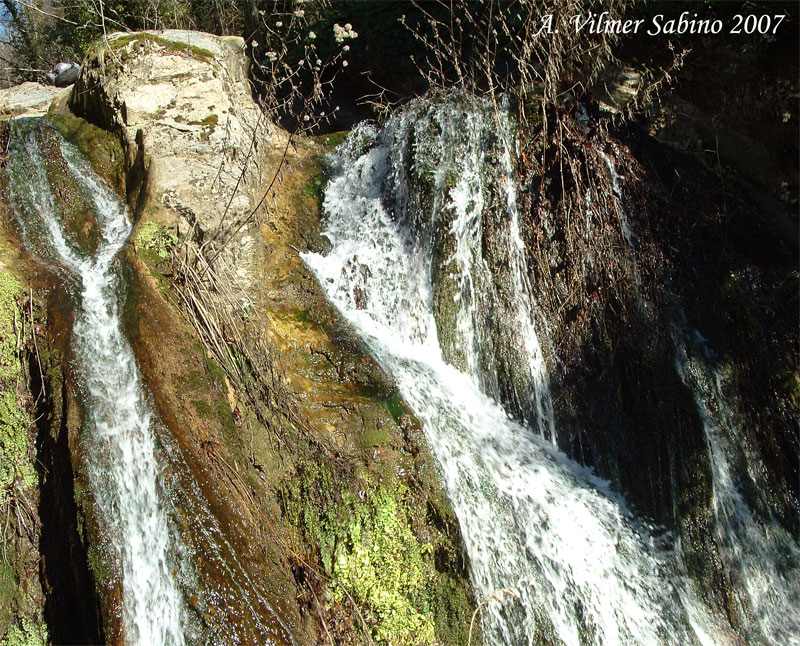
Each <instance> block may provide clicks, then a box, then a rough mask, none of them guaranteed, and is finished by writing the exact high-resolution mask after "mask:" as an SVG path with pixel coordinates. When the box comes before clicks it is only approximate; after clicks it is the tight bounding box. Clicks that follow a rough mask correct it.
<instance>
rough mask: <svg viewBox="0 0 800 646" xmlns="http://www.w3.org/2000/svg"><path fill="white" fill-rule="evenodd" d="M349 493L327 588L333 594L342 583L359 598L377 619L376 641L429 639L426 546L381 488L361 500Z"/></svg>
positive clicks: (429, 558) (338, 592)
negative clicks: (342, 533) (342, 536)
mask: <svg viewBox="0 0 800 646" xmlns="http://www.w3.org/2000/svg"><path fill="white" fill-rule="evenodd" d="M347 497H348V496H346V497H345V498H347ZM349 497H350V500H349V501H348V500H345V504H347V505H348V506H350V507H351V508H352V510H353V511H354V514H353V515H352V516H351V518H350V520H349V522H348V523H347V524H346V525H345V526H344V528H343V529H344V530H345V533H346V537H347V538H346V539H345V540H344V541H341V542H340V543H339V544H338V545H337V549H336V553H335V555H334V562H333V574H334V576H335V577H336V580H337V581H338V582H339V583H338V586H334V587H333V589H332V594H333V596H334V598H336V597H337V595H342V594H343V591H342V590H341V587H340V586H345V587H346V588H347V589H348V590H350V592H351V594H353V596H354V597H355V598H357V599H359V600H361V601H362V602H363V603H365V604H366V606H367V607H368V608H369V609H370V610H371V613H372V614H373V615H374V616H375V617H376V618H377V621H378V623H377V624H376V625H375V627H374V629H373V632H374V636H375V639H376V640H378V641H381V642H385V643H392V644H408V645H409V646H411V645H412V644H429V643H430V644H432V643H434V641H435V635H434V624H433V620H432V619H431V617H430V616H429V613H428V612H427V611H428V610H429V609H430V603H429V600H428V598H427V595H426V594H425V588H426V583H427V581H428V580H429V578H430V576H431V574H432V570H433V563H432V554H433V548H432V546H431V545H429V544H421V543H420V542H419V541H418V540H417V537H416V536H415V535H414V533H413V532H412V531H411V528H410V526H409V524H408V522H407V519H406V517H405V514H404V513H403V512H402V511H401V510H400V509H399V508H398V502H397V498H396V497H395V495H394V494H393V493H392V492H390V491H389V490H388V489H387V488H383V487H380V488H378V489H377V490H376V491H375V492H374V493H373V495H372V497H371V498H370V499H369V500H368V501H367V502H366V503H362V502H361V501H360V500H358V499H354V498H353V497H352V496H351V495H350V496H349ZM347 539H349V540H347ZM340 600H341V599H340Z"/></svg>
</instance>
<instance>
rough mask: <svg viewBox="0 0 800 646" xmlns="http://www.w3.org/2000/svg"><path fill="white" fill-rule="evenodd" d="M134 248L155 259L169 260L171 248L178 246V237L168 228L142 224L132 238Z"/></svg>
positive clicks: (153, 224) (153, 223)
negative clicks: (149, 253) (152, 255)
mask: <svg viewBox="0 0 800 646" xmlns="http://www.w3.org/2000/svg"><path fill="white" fill-rule="evenodd" d="M134 241H135V244H136V247H137V248H139V249H141V250H144V251H150V252H152V253H153V254H155V256H156V257H157V258H160V259H161V260H166V259H167V258H169V255H170V252H171V251H172V248H173V247H174V246H175V245H177V244H178V236H177V235H176V234H175V232H174V230H173V229H171V228H169V227H163V226H159V225H158V224H156V223H155V222H152V221H151V222H144V223H143V224H141V225H140V226H139V230H138V231H137V232H136V237H135V238H134Z"/></svg>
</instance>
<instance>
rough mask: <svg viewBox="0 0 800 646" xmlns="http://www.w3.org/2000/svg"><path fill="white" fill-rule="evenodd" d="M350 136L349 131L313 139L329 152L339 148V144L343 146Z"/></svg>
mask: <svg viewBox="0 0 800 646" xmlns="http://www.w3.org/2000/svg"><path fill="white" fill-rule="evenodd" d="M348 134H350V131H349V130H340V131H339V132H332V133H330V134H327V135H320V136H318V137H314V138H313V139H314V141H316V142H317V143H318V144H320V145H321V146H323V147H324V148H326V149H327V150H333V149H334V148H336V147H338V146H339V144H341V143H342V142H343V141H344V140H345V139H347V135H348Z"/></svg>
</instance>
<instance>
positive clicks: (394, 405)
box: [386, 395, 405, 424]
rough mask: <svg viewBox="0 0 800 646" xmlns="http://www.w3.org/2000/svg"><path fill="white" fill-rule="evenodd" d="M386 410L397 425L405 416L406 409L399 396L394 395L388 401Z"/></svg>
mask: <svg viewBox="0 0 800 646" xmlns="http://www.w3.org/2000/svg"><path fill="white" fill-rule="evenodd" d="M386 410H388V411H389V414H390V415H391V416H392V419H393V420H394V421H395V424H399V423H400V418H401V417H402V416H403V415H405V409H404V408H403V403H402V400H401V399H400V396H399V395H392V396H391V397H389V399H387V400H386Z"/></svg>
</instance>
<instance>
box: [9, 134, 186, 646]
mask: <svg viewBox="0 0 800 646" xmlns="http://www.w3.org/2000/svg"><path fill="white" fill-rule="evenodd" d="M28 125H29V124H26V123H24V122H22V123H19V124H15V132H14V134H13V135H12V139H11V142H10V145H9V162H8V176H9V189H10V190H9V195H10V201H11V204H12V206H13V209H14V212H15V215H16V217H17V221H18V222H19V225H20V227H21V230H22V233H23V237H24V239H25V243H26V245H27V246H28V248H29V249H30V250H31V251H32V252H35V253H37V254H38V255H39V256H40V257H42V259H43V260H44V261H45V262H48V263H49V264H51V266H52V267H53V268H54V269H55V270H56V271H57V272H58V273H59V274H61V275H62V276H63V277H64V279H65V281H66V282H67V283H68V284H70V285H71V287H72V291H73V292H74V296H75V297H76V300H77V302H78V303H79V306H78V308H77V316H76V319H75V325H74V329H73V337H72V338H73V343H74V355H75V357H76V360H77V367H78V372H79V377H80V380H81V384H82V388H83V391H84V405H85V410H86V421H85V429H84V435H83V438H84V447H85V450H86V455H87V461H88V464H89V470H90V483H91V486H92V492H93V494H94V498H95V500H96V503H97V506H98V507H99V509H100V511H101V513H102V516H103V520H104V521H105V523H106V525H107V529H108V535H109V537H110V540H111V542H112V544H113V547H114V549H115V551H116V552H117V554H118V557H119V560H120V562H121V567H122V589H123V595H122V597H123V611H124V617H123V622H124V626H125V638H126V641H127V642H128V643H131V644H148V645H154V646H155V645H161V644H164V645H174V644H182V643H183V642H184V638H183V634H184V631H183V621H184V618H183V615H184V612H183V602H182V595H181V593H180V591H179V589H178V586H177V584H176V582H175V578H174V576H173V574H172V570H173V565H174V555H175V550H176V549H178V547H179V545H178V541H177V539H176V536H175V535H174V533H173V532H172V531H171V530H170V526H169V522H168V515H167V512H166V510H165V493H164V491H163V490H162V486H161V484H160V471H161V468H162V465H161V464H160V463H159V457H158V450H157V446H156V441H155V437H154V433H153V419H152V412H151V409H150V407H149V405H148V403H147V401H146V400H145V397H144V391H143V389H142V385H141V377H140V375H139V370H138V368H137V366H136V361H135V359H134V356H133V353H132V351H131V348H130V345H129V343H128V341H127V339H126V338H125V337H124V335H123V333H122V328H121V325H120V318H119V311H118V304H117V301H118V291H117V290H118V287H119V285H118V278H117V273H116V271H115V267H114V259H115V257H116V255H117V253H118V252H119V251H120V249H121V248H122V246H123V245H124V244H125V242H126V240H127V238H128V236H129V234H130V231H131V227H132V223H131V220H130V218H129V217H128V213H127V209H126V208H125V207H124V205H122V204H121V203H120V201H119V199H118V198H117V196H116V194H115V193H114V192H113V191H112V190H111V189H110V188H109V187H108V186H106V185H105V184H104V183H103V182H102V181H101V180H100V179H99V178H98V177H97V176H96V175H95V174H94V173H93V172H92V171H91V169H90V168H89V167H88V165H87V164H86V162H85V161H84V160H83V158H82V157H81V155H80V153H79V152H78V151H77V149H76V148H74V147H73V146H72V145H70V144H69V143H67V142H66V141H64V140H61V139H59V140H60V149H61V155H62V157H63V159H64V161H65V162H66V165H67V168H68V172H69V174H70V175H71V176H72V177H73V178H74V180H75V181H76V182H77V184H78V186H79V189H80V191H81V193H82V195H84V196H85V198H86V199H87V200H88V201H89V202H90V203H91V205H92V207H93V212H94V214H95V217H96V226H97V228H98V230H99V236H98V238H99V242H98V247H97V250H96V251H95V252H94V253H93V254H88V253H86V252H84V251H83V250H82V249H81V248H80V247H79V245H78V244H77V243H76V242H75V240H73V239H72V238H71V237H70V236H69V235H67V234H66V233H65V230H64V223H63V222H62V221H61V215H60V213H59V209H58V208H57V205H56V201H55V197H54V194H53V191H52V189H51V187H50V183H49V181H48V177H47V172H46V167H45V161H44V158H43V153H42V150H41V147H40V144H39V140H38V138H37V129H36V128H34V127H28Z"/></svg>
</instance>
